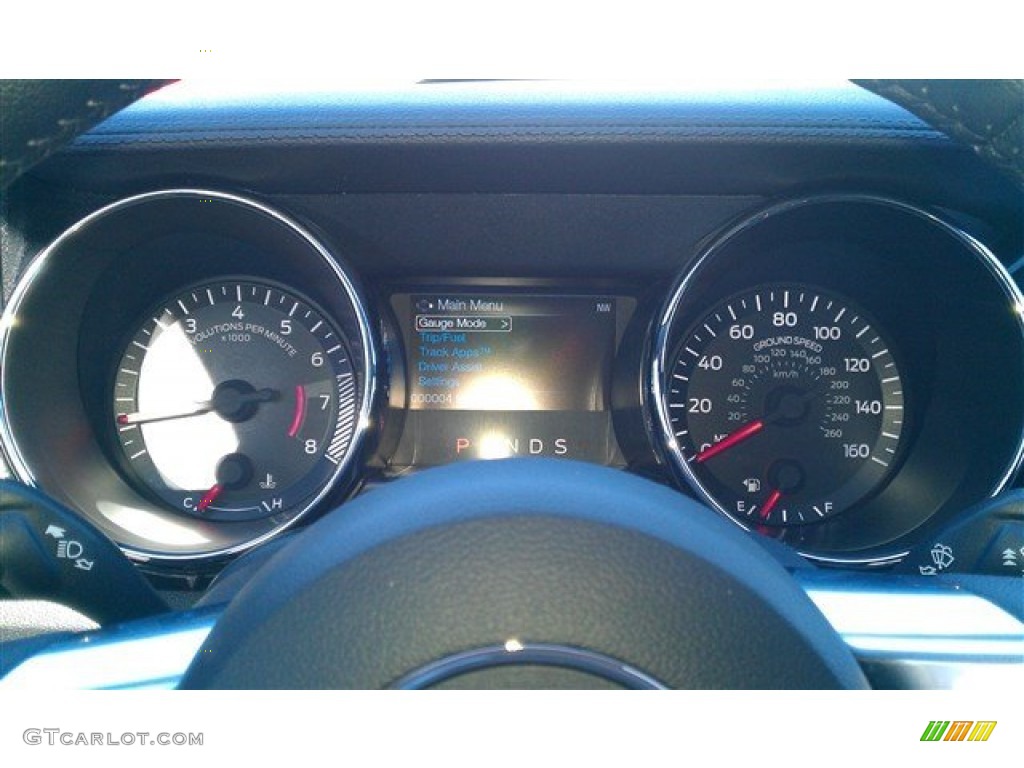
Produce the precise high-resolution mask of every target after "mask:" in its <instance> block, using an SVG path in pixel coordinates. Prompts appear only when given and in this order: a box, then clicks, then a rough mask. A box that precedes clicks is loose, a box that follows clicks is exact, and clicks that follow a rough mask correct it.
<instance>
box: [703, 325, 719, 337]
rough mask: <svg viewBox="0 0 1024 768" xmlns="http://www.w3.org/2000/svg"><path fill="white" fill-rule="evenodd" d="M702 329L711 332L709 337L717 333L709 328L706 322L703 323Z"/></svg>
mask: <svg viewBox="0 0 1024 768" xmlns="http://www.w3.org/2000/svg"><path fill="white" fill-rule="evenodd" d="M704 330H705V331H707V332H708V333H710V334H711V338H715V337H716V336H717V335H718V334H716V333H715V332H714V331H712V330H711V327H710V326H709V325H708V324H707V323H704Z"/></svg>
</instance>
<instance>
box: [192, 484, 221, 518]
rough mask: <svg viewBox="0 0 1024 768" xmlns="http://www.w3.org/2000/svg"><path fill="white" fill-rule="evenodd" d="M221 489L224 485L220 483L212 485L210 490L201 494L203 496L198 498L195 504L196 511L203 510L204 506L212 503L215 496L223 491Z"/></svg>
mask: <svg viewBox="0 0 1024 768" xmlns="http://www.w3.org/2000/svg"><path fill="white" fill-rule="evenodd" d="M223 491H224V486H223V485H221V484H220V483H218V484H217V485H215V486H213V488H211V489H210V490H208V491H207V492H206V493H204V494H203V498H201V499H200V500H199V503H198V504H196V511H197V512H205V511H206V508H207V507H208V506H210V505H211V504H213V502H215V501H216V500H217V497H218V496H220V495H221V493H223Z"/></svg>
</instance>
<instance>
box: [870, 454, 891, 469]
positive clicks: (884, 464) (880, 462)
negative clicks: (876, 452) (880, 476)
mask: <svg viewBox="0 0 1024 768" xmlns="http://www.w3.org/2000/svg"><path fill="white" fill-rule="evenodd" d="M871 460H872V461H873V462H875V463H876V464H881V465H882V466H883V467H888V466H889V465H888V464H886V463H885V462H884V461H882V460H881V459H880V458H878V457H877V456H872V457H871Z"/></svg>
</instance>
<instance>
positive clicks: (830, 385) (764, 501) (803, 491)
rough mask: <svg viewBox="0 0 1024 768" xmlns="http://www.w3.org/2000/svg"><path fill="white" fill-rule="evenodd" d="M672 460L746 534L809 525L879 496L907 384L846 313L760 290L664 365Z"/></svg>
mask: <svg viewBox="0 0 1024 768" xmlns="http://www.w3.org/2000/svg"><path fill="white" fill-rule="evenodd" d="M663 370H664V374H663V381H662V389H663V402H662V403H661V404H660V407H661V408H662V411H661V416H662V420H663V422H667V425H668V426H669V429H670V430H671V436H670V438H669V447H670V452H671V453H673V455H674V458H675V459H676V461H677V462H678V464H679V467H680V469H681V470H682V471H683V473H684V474H685V475H686V477H687V478H688V479H689V480H690V482H692V483H693V484H694V486H695V487H696V488H697V490H699V491H700V492H701V493H702V495H704V496H705V497H706V499H707V500H708V501H709V502H710V503H712V504H714V505H715V506H717V507H718V508H719V509H721V510H722V511H723V512H725V513H727V514H729V515H731V516H732V517H733V518H735V519H737V520H739V521H741V522H742V523H743V524H744V525H746V526H750V527H762V526H789V525H800V524H806V523H815V522H818V521H821V520H823V519H825V518H828V517H829V516H832V515H836V514H838V513H840V512H842V511H844V510H846V509H849V508H850V507H852V506H853V505H855V504H857V503H858V502H859V501H861V500H863V499H865V498H866V497H868V496H869V495H870V494H872V493H873V492H874V491H876V490H878V489H879V488H880V487H881V486H882V484H883V483H884V482H885V480H886V479H887V478H888V476H889V475H890V473H891V471H892V470H893V465H894V463H895V461H896V460H897V458H898V451H899V443H900V435H901V434H902V432H903V426H904V423H903V422H904V398H903V384H902V382H901V379H900V372H899V370H898V368H897V365H896V360H895V358H894V356H893V352H892V349H891V347H890V345H889V343H888V342H887V341H886V339H885V337H884V335H883V333H882V331H881V330H880V329H878V328H877V327H876V326H875V324H874V322H873V321H872V320H871V319H870V318H869V317H868V316H867V315H866V314H865V313H864V312H863V311H862V310H860V309H858V308H857V307H856V306H854V305H853V304H851V303H850V302H849V301H846V300H844V299H841V298H839V297H837V296H834V295H830V294H828V293H825V292H824V291H820V290H817V289H815V288H812V287H802V286H767V287H762V288H758V289H756V290H752V291H749V292H746V293H741V294H738V295H736V296H733V297H731V298H729V299H727V300H726V301H724V302H723V303H721V304H720V305H718V306H717V307H715V308H714V309H713V310H712V311H711V312H710V313H707V314H706V315H705V316H704V317H702V318H701V319H699V320H698V321H697V322H696V323H695V324H694V325H693V326H692V327H691V328H690V329H689V330H688V331H687V332H686V333H685V334H684V335H683V337H682V339H681V341H680V342H679V344H678V346H676V347H675V348H674V352H673V354H672V355H671V357H669V358H668V359H666V360H664V362H663Z"/></svg>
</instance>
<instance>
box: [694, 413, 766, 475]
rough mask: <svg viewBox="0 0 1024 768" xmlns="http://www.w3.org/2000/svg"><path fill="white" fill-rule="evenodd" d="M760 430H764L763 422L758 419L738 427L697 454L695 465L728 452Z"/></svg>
mask: <svg viewBox="0 0 1024 768" xmlns="http://www.w3.org/2000/svg"><path fill="white" fill-rule="evenodd" d="M762 429H764V421H763V420H762V419H758V420H757V421H752V422H750V423H749V424H747V425H745V426H742V427H740V428H739V429H737V430H736V431H735V432H733V433H732V434H730V435H727V436H726V437H723V438H722V439H721V440H719V441H718V442H717V443H715V444H714V445H709V446H708V447H707V448H705V449H704V450H703V451H701V452H700V453H698V454H697V463H698V464H702V463H703V462H705V461H707V460H708V459H710V458H713V457H715V456H717V455H718V454H720V453H721V452H722V451H727V450H729V449H730V448H732V447H733V446H735V445H738V444H739V443H742V442H743V441H744V440H746V439H747V438H748V437H753V436H754V435H756V434H757V433H758V432H760V431H761V430H762Z"/></svg>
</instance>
